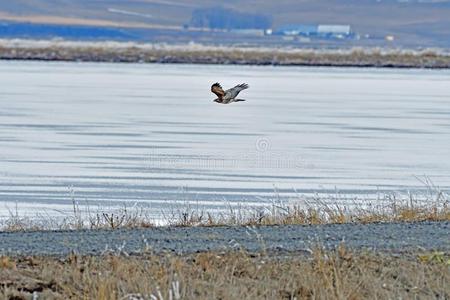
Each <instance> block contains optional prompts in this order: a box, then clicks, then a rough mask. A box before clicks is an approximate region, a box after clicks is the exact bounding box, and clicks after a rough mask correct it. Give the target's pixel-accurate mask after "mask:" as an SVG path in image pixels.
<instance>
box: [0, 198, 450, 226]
mask: <svg viewBox="0 0 450 300" xmlns="http://www.w3.org/2000/svg"><path fill="white" fill-rule="evenodd" d="M329 197H331V198H323V197H322V196H319V195H315V196H313V197H304V196H299V198H298V199H296V200H295V201H290V202H284V201H282V200H280V199H276V200H274V201H273V203H272V204H270V205H267V206H264V207H258V208H252V207H246V206H244V205H237V206H232V205H229V207H228V209H227V210H224V211H221V212H210V211H208V210H207V209H205V208H203V207H202V206H201V205H198V204H192V203H189V202H186V203H185V204H184V205H182V206H181V207H178V208H171V209H168V210H167V211H163V212H162V216H163V220H161V219H155V218H154V217H152V215H151V214H150V213H149V210H148V208H145V207H140V206H137V205H133V206H131V207H127V206H123V207H118V208H108V207H103V208H102V207H97V208H96V209H95V210H94V209H93V208H91V207H90V206H89V205H84V206H81V205H80V204H79V203H78V202H77V201H76V200H73V212H72V215H69V216H64V217H61V218H54V217H52V216H46V215H43V214H41V215H37V216H36V217H26V216H21V214H20V210H19V209H18V208H17V206H16V207H15V209H14V210H10V213H9V217H8V218H6V219H3V220H0V230H1V231H33V230H79V229H105V228H106V229H118V228H146V227H153V226H160V225H162V226H178V227H190V226H248V225H314V224H344V223H362V224H367V223H377V222H420V221H450V202H449V197H448V195H447V194H445V193H443V192H441V191H438V192H435V191H431V192H429V194H428V195H425V196H424V195H421V196H420V197H419V196H413V195H412V194H408V195H407V197H406V198H405V197H400V196H399V195H397V194H391V195H385V196H383V197H382V198H380V199H377V200H375V201H359V200H358V201H356V200H354V201H349V200H347V199H346V200H342V199H340V198H339V197H338V196H329ZM343 203H345V204H343Z"/></svg>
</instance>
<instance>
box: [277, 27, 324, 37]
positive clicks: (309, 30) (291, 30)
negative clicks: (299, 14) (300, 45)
mask: <svg viewBox="0 0 450 300" xmlns="http://www.w3.org/2000/svg"><path fill="white" fill-rule="evenodd" d="M317 29H318V26H317V25H294V24H291V25H284V26H281V27H280V28H278V29H277V30H275V34H279V35H303V36H310V35H316V34H317Z"/></svg>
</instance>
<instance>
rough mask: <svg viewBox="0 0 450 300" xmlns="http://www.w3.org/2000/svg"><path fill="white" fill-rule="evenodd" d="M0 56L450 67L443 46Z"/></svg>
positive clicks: (126, 48)
mask: <svg viewBox="0 0 450 300" xmlns="http://www.w3.org/2000/svg"><path fill="white" fill-rule="evenodd" d="M0 59H3V60H43V61H81V62H122V63H181V64H222V65H228V64H231V65H233V64H234V65H274V66H332V67H376V68H430V69H446V68H450V53H449V52H448V51H444V50H439V49H424V50H402V49H379V48H352V49H343V50H342V49H341V50H340V49H336V50H333V49H326V50H325V49H324V50H322V49H301V48H295V49H291V48H252V47H242V46H241V47H239V46H237V47H221V46H203V45H198V44H187V45H165V44H139V43H121V42H70V41H32V40H0Z"/></svg>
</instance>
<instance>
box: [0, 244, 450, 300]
mask: <svg viewBox="0 0 450 300" xmlns="http://www.w3.org/2000/svg"><path fill="white" fill-rule="evenodd" d="M436 257H438V258H436ZM449 260H450V258H449V256H448V254H442V253H439V254H435V253H420V254H408V255H406V254H403V255H386V254H383V255H381V254H373V253H361V252H359V253H358V252H352V251H349V250H347V249H346V248H345V247H344V246H340V247H339V248H338V249H336V250H333V251H330V250H323V249H322V248H319V247H318V248H316V249H314V250H312V251H311V253H310V254H307V255H306V254H293V253H292V254H289V255H287V256H272V257H269V256H266V255H264V254H262V253H261V254H250V253H247V252H244V251H235V252H224V253H218V252H206V253H199V254H192V255H188V256H176V255H170V254H165V255H153V254H146V255H145V254H144V255H142V256H130V257H126V256H117V255H108V256H101V257H91V256H89V257H81V256H69V257H66V258H51V257H26V258H11V257H1V258H0V297H3V298H4V299H32V298H33V297H34V299H36V298H39V299H152V300H153V299H158V300H162V299H171V300H173V299H448V298H449V297H450V285H448V282H450V268H449Z"/></svg>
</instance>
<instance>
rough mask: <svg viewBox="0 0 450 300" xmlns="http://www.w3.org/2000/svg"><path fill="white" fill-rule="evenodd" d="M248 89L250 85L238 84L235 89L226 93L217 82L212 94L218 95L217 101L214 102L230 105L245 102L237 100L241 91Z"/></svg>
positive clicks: (213, 86) (212, 87) (212, 88)
mask: <svg viewBox="0 0 450 300" xmlns="http://www.w3.org/2000/svg"><path fill="white" fill-rule="evenodd" d="M245 89H248V84H246V83H242V84H238V85H237V86H235V87H234V88H231V89H229V90H226V91H224V90H223V89H222V87H221V86H220V83H218V82H216V83H214V84H213V85H212V86H211V92H213V93H214V94H216V95H217V97H218V98H217V99H214V102H217V103H221V104H230V103H232V102H240V101H245V100H244V99H236V97H237V95H238V94H239V92H240V91H242V90H245Z"/></svg>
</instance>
